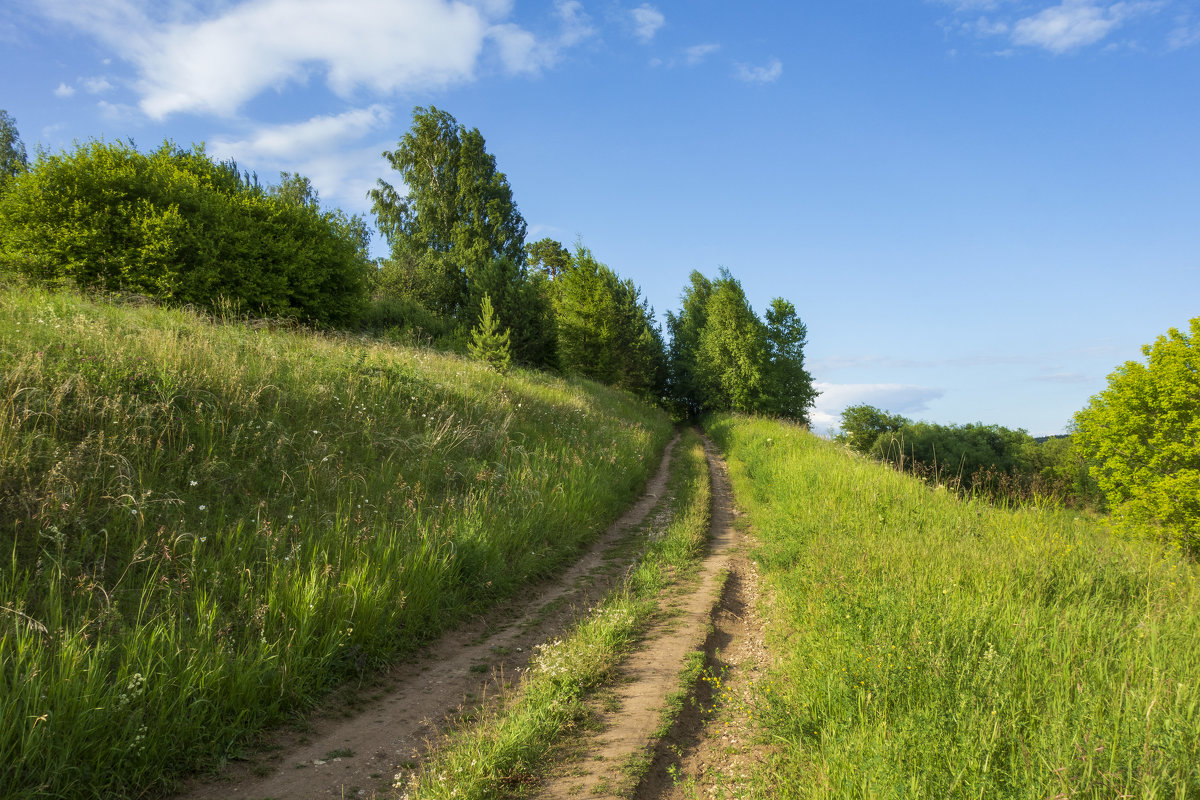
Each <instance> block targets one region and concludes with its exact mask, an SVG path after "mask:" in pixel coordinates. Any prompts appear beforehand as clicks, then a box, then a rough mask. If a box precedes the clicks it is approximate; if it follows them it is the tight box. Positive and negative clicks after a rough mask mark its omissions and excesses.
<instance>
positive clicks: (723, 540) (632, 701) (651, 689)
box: [539, 440, 748, 800]
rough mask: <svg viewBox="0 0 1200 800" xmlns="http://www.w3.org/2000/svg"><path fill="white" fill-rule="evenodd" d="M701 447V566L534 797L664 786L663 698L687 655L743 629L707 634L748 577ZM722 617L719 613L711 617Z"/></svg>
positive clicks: (720, 485) (720, 480)
mask: <svg viewBox="0 0 1200 800" xmlns="http://www.w3.org/2000/svg"><path fill="white" fill-rule="evenodd" d="M705 451H706V453H707V455H708V463H709V472H710V475H711V477H712V522H711V535H710V548H709V554H708V556H706V557H705V559H704V561H703V562H702V564H701V567H700V576H699V579H698V580H697V581H696V583H695V584H693V585H689V586H688V587H687V588H686V591H684V592H682V593H680V594H679V595H678V596H677V597H676V598H675V604H674V609H673V611H674V613H671V614H669V615H667V616H666V618H665V619H663V620H662V621H660V622H658V623H656V625H655V626H654V627H652V629H651V630H650V631H649V632H648V633H647V635H646V640H647V642H648V643H649V644H648V645H647V646H646V647H644V648H643V649H642V650H640V651H638V652H637V653H635V654H633V655H632V656H630V657H629V659H628V660H627V661H626V663H625V664H624V665H623V667H622V669H621V681H620V685H618V686H617V687H615V689H614V690H613V691H612V693H611V694H610V696H609V697H608V698H607V701H606V703H605V705H606V706H607V710H606V711H603V712H599V713H598V719H597V720H596V723H597V727H598V728H599V730H598V732H597V733H595V734H594V735H593V736H592V737H591V738H590V739H588V740H586V741H584V742H582V743H580V744H578V745H577V746H576V748H575V750H576V753H575V757H574V758H573V759H571V760H570V761H569V762H568V763H566V764H563V765H561V766H560V767H559V768H558V769H556V771H555V773H554V774H553V775H552V776H551V777H550V779H549V780H548V781H547V783H546V784H545V785H544V786H543V788H542V790H541V792H539V796H540V797H545V798H552V799H553V800H560V799H561V800H568V798H570V799H572V800H573V799H574V798H580V797H629V796H631V795H633V794H637V795H638V796H642V795H643V793H645V794H644V796H646V797H657V796H660V795H659V794H655V793H654V792H655V791H657V790H656V788H655V787H657V786H669V785H670V784H664V781H663V780H662V778H661V777H656V776H660V775H661V776H666V775H667V766H666V763H665V761H664V759H663V758H662V757H661V756H656V754H657V753H659V751H662V750H663V749H664V747H667V746H668V740H662V741H659V735H660V734H661V733H662V731H661V727H662V725H663V715H664V712H665V710H666V709H667V707H668V703H669V700H668V698H669V697H670V696H671V695H672V694H673V693H674V692H676V691H677V690H678V689H679V688H680V687H679V681H680V674H681V670H682V668H683V666H684V663H685V660H686V659H687V656H688V654H689V653H692V652H695V651H698V650H700V649H701V648H702V647H704V646H705V644H706V641H707V642H709V643H710V644H712V643H715V642H717V641H724V642H726V643H727V645H728V643H729V642H732V641H734V640H735V639H742V638H745V637H744V636H743V635H742V634H741V633H738V634H737V635H736V636H735V635H734V634H733V633H730V634H729V636H728V638H727V639H719V638H714V637H715V636H717V634H716V633H714V634H712V635H710V634H709V628H710V621H712V620H713V619H714V612H715V611H716V610H717V609H718V608H720V609H724V608H725V605H726V604H728V603H729V602H733V601H731V599H730V598H731V597H732V595H730V590H731V589H733V588H734V587H741V586H742V585H743V584H744V583H745V582H746V578H747V576H745V574H744V572H745V569H746V567H745V564H746V563H748V562H746V561H745V559H744V558H740V557H735V556H734V555H733V547H734V544H735V543H736V541H737V538H738V534H737V531H736V529H735V526H734V515H735V512H734V510H733V497H732V492H731V489H730V487H729V479H728V476H727V474H726V471H725V464H724V462H723V461H722V459H721V458H720V456H719V454H718V453H717V452H716V450H715V448H713V446H712V444H711V443H710V442H708V441H707V440H706V441H705ZM723 586H724V589H725V590H724V591H722V587H723ZM737 591H738V592H739V594H737V595H736V597H737V598H741V597H742V594H740V592H741V589H740V588H738V589H737ZM742 602H744V601H742ZM737 608H739V609H741V608H742V605H737ZM743 610H744V609H743ZM731 613H732V612H731ZM724 616H726V614H724V613H722V614H720V615H718V616H717V618H716V619H717V621H718V622H720V621H721V620H722V618H723V617H724ZM685 713H688V712H687V711H686V705H685ZM676 727H678V726H676ZM673 734H674V730H672V735H673ZM647 762H650V764H649V766H650V769H649V771H646V766H647ZM660 762H662V763H660ZM639 779H640V784H639Z"/></svg>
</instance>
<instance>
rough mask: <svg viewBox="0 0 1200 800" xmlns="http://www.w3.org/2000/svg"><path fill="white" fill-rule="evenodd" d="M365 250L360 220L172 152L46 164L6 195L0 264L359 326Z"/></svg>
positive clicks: (122, 149)
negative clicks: (272, 191) (354, 322)
mask: <svg viewBox="0 0 1200 800" xmlns="http://www.w3.org/2000/svg"><path fill="white" fill-rule="evenodd" d="M302 180H304V182H305V183H306V179H302ZM366 248H367V230H366V226H365V225H364V224H363V223H362V221H361V220H359V219H357V218H347V217H346V216H345V215H344V214H342V213H341V212H340V211H338V212H328V213H323V212H321V211H320V209H318V208H317V207H316V205H315V200H314V202H313V203H309V204H297V203H294V202H291V201H289V200H287V199H285V198H283V197H281V196H272V195H271V194H269V193H268V192H267V191H265V190H264V189H263V188H262V187H261V186H259V185H258V183H257V181H256V180H252V179H251V178H250V176H245V177H243V176H242V175H241V174H240V173H239V172H238V169H237V165H236V164H234V163H233V162H214V161H213V160H212V159H211V158H209V157H208V155H207V154H206V153H205V152H204V149H203V147H197V148H192V149H185V148H180V147H177V146H175V145H174V144H171V143H170V142H167V143H164V144H163V146H162V147H160V148H158V149H157V150H155V151H153V152H150V153H142V152H139V151H138V150H137V149H135V148H134V147H133V146H132V145H131V144H123V143H115V144H110V143H104V142H91V143H88V144H84V145H79V146H77V147H76V148H75V150H74V151H73V152H69V153H67V152H64V153H61V154H57V155H44V156H42V157H40V158H39V159H38V160H37V163H36V164H35V165H34V167H33V169H32V170H30V172H29V173H28V174H27V175H24V176H22V177H21V178H20V179H19V180H16V181H14V182H13V183H12V184H11V185H10V187H9V189H8V190H7V191H5V192H4V193H3V194H2V195H0V267H5V268H8V269H12V270H14V271H16V272H18V273H21V274H23V275H25V276H27V277H29V278H31V279H33V280H35V281H40V282H46V283H59V282H62V281H67V280H69V281H73V282H74V283H75V284H77V285H79V286H81V287H92V288H99V289H103V290H106V291H122V292H132V293H136V294H144V295H149V296H152V297H157V298H161V299H164V300H169V301H174V302H178V303H190V304H193V305H196V306H200V307H212V306H213V304H214V303H215V302H216V300H217V298H218V297H222V296H223V297H225V298H226V299H228V300H233V301H237V302H238V303H240V304H241V305H242V306H243V307H244V308H246V309H249V310H252V311H254V312H256V313H260V314H265V315H272V316H288V317H299V318H301V319H304V320H308V321H313V322H319V323H343V322H346V321H349V320H350V319H353V318H354V317H355V316H356V315H357V314H358V313H359V311H360V310H361V306H362V301H363V300H364V296H365V289H366V284H367V278H368V271H367V270H368V267H369V262H368V259H367V253H366Z"/></svg>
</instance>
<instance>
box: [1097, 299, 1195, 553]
mask: <svg viewBox="0 0 1200 800" xmlns="http://www.w3.org/2000/svg"><path fill="white" fill-rule="evenodd" d="M1142 354H1143V355H1145V356H1146V359H1147V361H1146V363H1145V364H1142V363H1140V362H1137V361H1127V362H1125V363H1124V364H1123V365H1122V366H1121V367H1119V368H1118V369H1117V371H1116V372H1114V373H1113V374H1112V375H1110V376H1109V377H1108V388H1107V389H1105V390H1104V391H1103V392H1101V393H1100V394H1098V395H1096V396H1095V397H1093V398H1092V400H1091V403H1090V404H1089V405H1088V407H1087V408H1085V409H1083V410H1082V411H1080V412H1079V413H1078V414H1076V415H1075V424H1076V437H1077V438H1078V440H1079V447H1080V450H1081V451H1082V452H1083V454H1084V455H1085V456H1086V457H1087V458H1088V459H1089V460H1090V461H1091V462H1092V468H1091V471H1092V475H1093V476H1094V477H1095V479H1096V481H1097V482H1098V483H1099V485H1100V489H1101V490H1102V491H1103V492H1104V496H1105V499H1106V500H1107V501H1108V504H1109V506H1110V507H1111V508H1112V510H1113V512H1114V513H1115V514H1116V515H1117V516H1118V517H1121V518H1128V519H1130V520H1133V521H1150V522H1154V523H1158V524H1159V525H1160V526H1161V529H1162V531H1163V532H1164V534H1165V535H1166V537H1167V538H1168V539H1170V540H1171V541H1173V542H1175V543H1176V544H1178V545H1179V546H1181V547H1183V548H1184V549H1186V550H1188V551H1190V552H1192V553H1197V552H1200V317H1196V318H1195V319H1193V320H1191V330H1190V334H1188V333H1181V332H1180V331H1179V330H1177V329H1175V328H1171V329H1170V330H1169V331H1168V332H1167V334H1166V335H1165V336H1160V337H1158V339H1156V340H1155V342H1154V344H1153V345H1146V346H1145V347H1143V348H1142Z"/></svg>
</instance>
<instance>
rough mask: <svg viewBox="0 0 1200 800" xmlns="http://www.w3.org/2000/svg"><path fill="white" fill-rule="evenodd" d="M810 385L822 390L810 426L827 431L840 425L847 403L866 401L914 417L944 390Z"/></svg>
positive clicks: (883, 385) (895, 385)
mask: <svg viewBox="0 0 1200 800" xmlns="http://www.w3.org/2000/svg"><path fill="white" fill-rule="evenodd" d="M813 386H814V387H815V388H816V389H817V390H818V391H819V392H820V393H821V394H820V396H819V397H818V398H817V404H816V407H815V408H814V409H813V412H812V414H811V419H812V423H813V428H814V429H817V430H823V431H830V430H833V429H834V428H837V427H838V426H839V425H840V424H841V417H842V412H843V411H845V410H846V408H847V407H848V406H854V405H860V404H863V403H865V404H867V405H872V406H876V407H877V408H882V409H884V410H885V411H888V412H890V413H892V414H902V415H904V416H916V415H919V414H921V413H923V412H925V411H928V410H929V403H931V402H932V401H934V400H937V399H938V398H940V397H942V396H943V395H944V394H945V392H944V391H943V390H941V389H936V388H933V387H929V386H914V385H911V384H903V383H840V384H839V383H826V382H824V381H817V382H816V383H814V384H813Z"/></svg>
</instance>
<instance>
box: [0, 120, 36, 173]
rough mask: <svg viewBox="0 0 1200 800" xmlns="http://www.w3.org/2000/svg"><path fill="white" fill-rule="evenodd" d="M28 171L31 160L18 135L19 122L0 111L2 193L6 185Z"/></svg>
mask: <svg viewBox="0 0 1200 800" xmlns="http://www.w3.org/2000/svg"><path fill="white" fill-rule="evenodd" d="M28 169H29V158H28V157H27V156H26V155H25V145H24V144H23V143H22V142H21V136H20V134H18V133H17V121H16V120H15V119H13V118H12V117H11V116H9V113H8V112H7V111H5V110H4V109H0V192H2V191H4V186H5V184H7V183H8V182H9V181H10V180H12V179H13V178H15V177H17V176H18V175H20V174H21V173H22V172H25V171H26V170H28Z"/></svg>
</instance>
